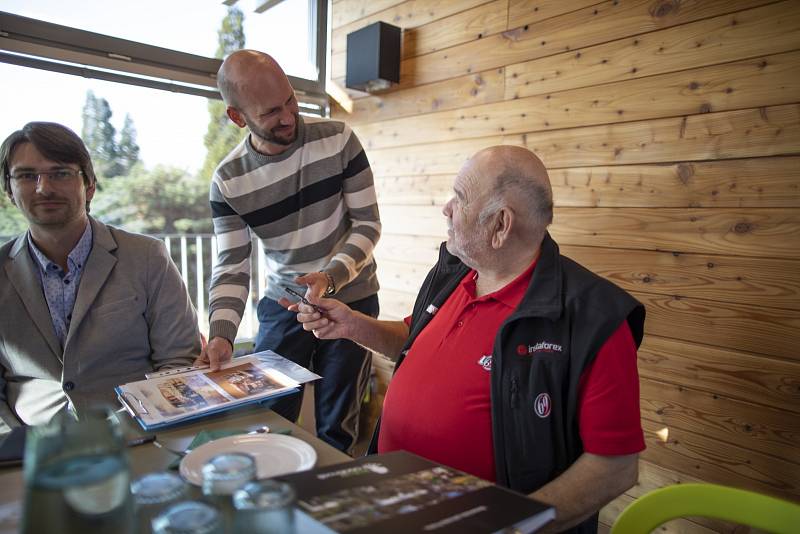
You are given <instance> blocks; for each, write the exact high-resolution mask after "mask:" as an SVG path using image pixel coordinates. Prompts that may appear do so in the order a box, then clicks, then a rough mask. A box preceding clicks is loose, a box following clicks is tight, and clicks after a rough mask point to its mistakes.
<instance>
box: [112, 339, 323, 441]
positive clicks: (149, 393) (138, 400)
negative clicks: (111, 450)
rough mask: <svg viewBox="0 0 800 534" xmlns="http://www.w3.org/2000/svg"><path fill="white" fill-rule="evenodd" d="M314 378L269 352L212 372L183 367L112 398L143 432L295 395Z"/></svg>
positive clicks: (127, 387)
mask: <svg viewBox="0 0 800 534" xmlns="http://www.w3.org/2000/svg"><path fill="white" fill-rule="evenodd" d="M318 378H320V376H319V375H317V374H315V373H312V372H310V371H308V370H307V369H305V368H303V367H301V366H299V365H297V364H295V363H294V362H291V361H289V360H287V359H286V358H284V357H282V356H280V355H278V354H276V353H274V352H272V351H265V352H259V353H255V354H251V355H249V356H244V357H239V358H234V359H233V360H231V361H230V362H227V363H226V364H223V365H222V366H221V368H220V369H219V370H218V371H211V370H210V368H209V367H185V368H179V369H170V370H167V371H162V372H156V373H150V374H148V375H147V379H146V380H139V381H137V382H130V383H128V384H122V385H120V386H117V388H116V392H117V397H118V398H119V400H120V402H121V403H122V405H123V406H125V408H126V409H127V410H128V412H130V414H131V415H132V416H133V417H134V418H135V419H136V420H137V421H138V422H139V424H140V425H141V427H142V428H144V429H145V430H152V429H155V428H163V427H166V426H169V425H173V424H177V423H181V422H184V421H188V420H192V419H196V418H198V417H203V416H206V415H209V414H212V413H218V412H222V411H226V410H229V409H232V408H234V407H238V406H243V405H246V404H251V403H256V402H263V401H266V400H269V399H273V398H276V397H279V396H282V395H286V394H289V393H293V392H296V391H297V389H298V386H299V385H300V384H302V383H305V382H310V381H312V380H316V379H318Z"/></svg>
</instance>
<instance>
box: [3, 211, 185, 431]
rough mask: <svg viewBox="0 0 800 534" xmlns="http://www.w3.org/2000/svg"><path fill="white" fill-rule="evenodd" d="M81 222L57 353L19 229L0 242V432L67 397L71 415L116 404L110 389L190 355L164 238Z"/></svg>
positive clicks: (41, 417)
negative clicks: (75, 275) (77, 262)
mask: <svg viewBox="0 0 800 534" xmlns="http://www.w3.org/2000/svg"><path fill="white" fill-rule="evenodd" d="M89 220H90V221H91V224H92V232H93V243H92V250H91V252H90V253H89V258H88V260H87V261H86V266H85V267H84V271H83V275H82V277H81V282H80V287H79V288H78V295H77V297H76V299H75V307H74V309H73V312H72V320H71V321H70V328H69V332H68V333H67V337H66V339H65V341H64V347H63V350H62V348H61V347H60V346H59V342H58V338H57V337H56V335H55V331H54V329H53V323H52V321H51V319H50V313H49V311H48V308H47V301H46V300H45V298H44V292H43V291H42V285H41V282H40V280H39V277H38V275H37V272H36V268H37V267H36V265H35V263H34V260H33V258H32V257H31V255H30V253H29V251H28V246H27V240H26V237H25V235H24V234H23V235H22V236H20V237H17V238H16V239H14V240H12V241H9V242H8V243H6V244H5V245H3V246H2V247H0V373H1V374H0V419H2V423H0V433H2V432H3V431H7V430H8V427H13V426H19V425H20V424H21V423H24V424H29V425H35V424H41V423H45V422H47V421H49V420H50V418H51V417H52V416H53V415H54V414H55V413H56V412H58V411H59V410H61V409H62V408H64V406H66V405H67V403H68V401H69V402H71V403H72V405H73V406H74V408H75V409H77V410H78V411H79V412H80V410H81V409H82V408H85V407H87V406H89V405H91V404H94V403H97V402H105V403H109V404H111V405H116V404H117V401H116V395H115V394H114V386H117V385H119V384H122V383H125V382H130V381H134V380H141V379H143V378H144V374H145V373H146V372H149V371H151V370H153V369H161V368H168V367H177V366H183V365H191V363H192V361H193V359H194V357H195V356H196V355H198V354H199V353H200V334H199V332H198V329H197V315H196V314H195V310H194V307H193V306H192V303H191V301H190V300H189V294H188V293H187V291H186V286H184V284H183V280H182V279H181V277H180V274H179V273H178V270H177V269H176V268H175V265H174V264H173V262H172V260H171V259H170V257H169V255H168V254H167V250H166V247H165V246H164V244H163V243H162V242H161V241H159V240H157V239H154V238H151V237H146V236H142V235H138V234H131V233H128V232H124V231H122V230H119V229H117V228H113V227H111V226H106V225H105V224H103V223H101V222H98V221H96V220H95V219H92V218H91V217H90V219H89ZM3 423H4V424H3Z"/></svg>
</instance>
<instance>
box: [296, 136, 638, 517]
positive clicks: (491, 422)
mask: <svg viewBox="0 0 800 534" xmlns="http://www.w3.org/2000/svg"><path fill="white" fill-rule="evenodd" d="M453 189H454V196H453V198H452V199H451V200H450V201H449V202H448V203H447V204H446V205H445V207H444V214H445V216H446V217H447V221H448V227H449V230H448V239H447V242H446V243H445V244H444V246H442V247H441V249H440V256H439V261H438V263H437V265H436V267H435V268H434V269H433V270H432V271H431V272H430V274H429V275H428V277H427V278H426V280H425V282H424V284H423V286H422V289H421V290H420V293H419V296H418V298H417V301H416V304H415V305H414V311H413V313H412V315H411V316H410V317H409V318H408V319H407V320H406V321H396V322H389V321H377V320H375V319H372V318H369V317H365V316H363V315H361V314H358V313H357V312H355V311H352V310H350V309H348V308H347V307H346V306H344V305H341V304H340V303H336V302H330V301H327V300H319V299H311V302H312V303H314V304H316V305H318V306H319V307H320V308H322V309H323V313H322V314H320V313H318V312H316V311H315V310H313V309H312V308H311V307H309V306H306V305H304V304H300V305H296V304H295V305H292V306H290V309H291V310H295V311H298V312H299V313H298V315H297V318H298V320H299V321H300V322H302V323H303V326H304V328H306V329H308V330H312V331H313V332H314V333H315V334H316V335H317V337H319V338H339V337H344V338H348V339H352V340H354V341H356V342H357V343H360V344H362V345H364V346H366V347H370V348H371V349H373V350H375V351H376V352H380V353H383V354H386V355H389V356H392V357H397V366H396V372H395V375H394V377H393V379H392V382H391V384H390V386H389V390H388V391H387V394H386V399H385V401H384V406H383V415H382V419H381V424H380V428H379V430H378V431H377V432H376V438H375V439H373V446H375V445H377V450H378V451H379V452H386V451H391V450H396V449H406V450H409V451H412V452H415V453H417V454H419V455H421V456H425V457H427V458H430V459H432V460H435V461H438V462H441V463H444V464H448V465H451V466H453V467H456V468H459V469H462V470H464V471H467V472H469V473H473V474H475V475H478V476H481V477H483V478H486V479H489V480H492V481H496V482H498V483H500V484H503V485H505V486H508V487H510V488H512V489H515V490H518V491H522V492H526V493H531V495H532V496H533V497H535V498H537V499H539V500H541V501H544V502H547V503H550V504H552V505H554V506H555V507H556V511H557V516H558V517H557V522H556V524H554V525H553V529H554V530H565V529H573V530H574V531H575V532H594V531H595V530H596V528H597V515H596V513H597V511H598V510H599V509H600V507H602V506H603V505H604V504H606V503H607V502H609V501H610V500H611V499H613V498H614V497H616V496H617V495H619V494H620V493H622V492H623V491H625V490H626V489H627V488H628V487H630V486H631V485H632V484H634V483H635V481H636V478H637V473H638V468H637V458H638V452H639V451H641V450H642V449H643V448H644V439H643V434H642V429H641V425H640V421H639V386H638V375H637V371H636V349H637V347H638V345H639V343H640V342H641V339H642V331H643V324H644V308H643V307H642V305H641V304H639V303H638V302H637V301H636V300H634V299H633V298H632V297H631V296H629V295H628V294H627V293H625V292H624V291H622V290H621V289H619V288H618V287H616V286H614V285H613V284H611V283H609V282H607V281H606V280H604V279H602V278H600V277H598V276H596V275H594V274H592V273H591V272H589V271H587V270H586V269H584V268H583V267H581V266H580V265H578V264H576V263H575V262H573V261H571V260H569V259H568V258H566V257H564V256H561V255H560V254H559V251H558V246H557V245H556V244H555V242H554V241H553V240H552V239H551V238H550V236H549V234H548V233H547V231H546V228H547V226H548V225H549V224H550V222H551V219H552V191H551V188H550V182H549V178H548V176H547V171H546V170H545V168H544V166H543V165H542V163H541V162H540V161H539V160H538V158H536V156H535V155H534V154H533V153H531V152H529V151H528V150H526V149H524V148H519V147H510V146H498V147H492V148H488V149H486V150H483V151H481V152H479V153H478V154H476V155H475V156H474V157H473V158H472V159H470V160H469V161H468V162H467V163H466V164H465V165H464V167H463V168H462V169H461V171H460V172H459V174H458V176H457V177H456V180H455V185H454V188H453ZM372 450H373V451H374V450H375V448H374V447H373V449H372Z"/></svg>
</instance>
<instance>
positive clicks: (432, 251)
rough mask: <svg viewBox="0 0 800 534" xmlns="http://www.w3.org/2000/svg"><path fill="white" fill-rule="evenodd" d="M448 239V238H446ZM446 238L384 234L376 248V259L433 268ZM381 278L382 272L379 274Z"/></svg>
mask: <svg viewBox="0 0 800 534" xmlns="http://www.w3.org/2000/svg"><path fill="white" fill-rule="evenodd" d="M445 237H446V236H445ZM443 240H444V238H442V237H426V236H415V235H408V234H392V233H390V232H384V233H383V237H382V238H381V240H380V241H378V245H377V246H376V247H375V257H376V258H378V260H379V261H394V262H404V263H418V264H419V265H422V266H426V265H427V266H428V268H430V267H433V265H434V264H435V263H436V258H438V257H439V245H440V244H441V243H442V241H443ZM378 276H380V272H378Z"/></svg>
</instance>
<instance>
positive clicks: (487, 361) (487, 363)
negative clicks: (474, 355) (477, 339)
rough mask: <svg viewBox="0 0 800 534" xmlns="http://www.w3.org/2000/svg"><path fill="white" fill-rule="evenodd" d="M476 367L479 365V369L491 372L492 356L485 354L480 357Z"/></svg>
mask: <svg viewBox="0 0 800 534" xmlns="http://www.w3.org/2000/svg"><path fill="white" fill-rule="evenodd" d="M478 365H480V366H481V367H483V368H484V369H486V370H487V371H491V370H492V355H491V354H486V355H484V356H481V357H480V359H479V360H478Z"/></svg>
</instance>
